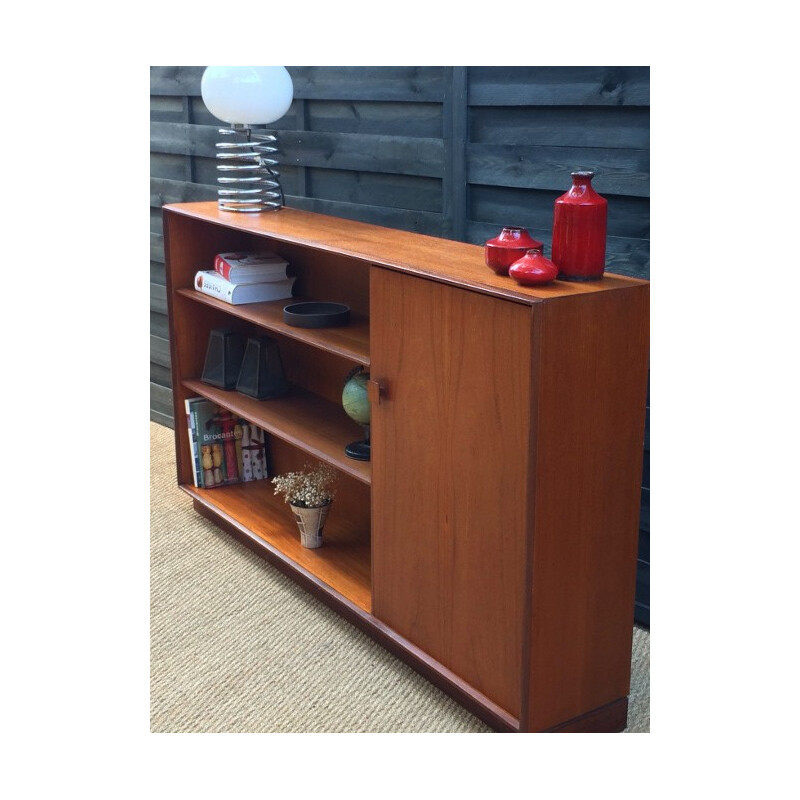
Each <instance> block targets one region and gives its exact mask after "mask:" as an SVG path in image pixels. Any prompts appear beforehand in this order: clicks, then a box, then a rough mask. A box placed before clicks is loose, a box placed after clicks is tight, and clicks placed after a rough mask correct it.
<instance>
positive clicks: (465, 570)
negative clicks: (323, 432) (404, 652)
mask: <svg viewBox="0 0 800 800" xmlns="http://www.w3.org/2000/svg"><path fill="white" fill-rule="evenodd" d="M370 284H371V285H370V307H371V333H370V353H371V355H370V358H371V367H370V369H371V374H372V379H373V380H376V381H380V382H381V384H382V385H383V392H382V395H381V399H380V402H379V403H378V402H375V401H373V405H372V476H373V477H372V598H373V602H372V611H373V614H374V615H375V616H376V617H377V618H378V619H380V620H381V621H382V622H384V623H386V624H387V625H388V626H390V627H391V628H393V629H394V630H395V631H397V632H398V633H399V634H401V635H402V636H404V637H405V638H406V639H408V640H409V641H411V642H412V643H413V644H415V645H417V646H418V647H420V648H422V649H423V650H424V651H425V652H426V653H428V654H429V655H430V656H432V657H433V658H435V659H436V660H437V661H439V662H440V663H442V664H444V665H445V666H446V667H447V668H449V669H450V670H452V671H453V672H454V673H455V674H456V675H458V676H459V677H461V678H462V679H464V680H465V681H467V682H468V683H469V684H471V685H472V686H473V687H474V688H475V689H477V690H478V691H479V692H481V693H482V694H484V695H485V696H486V697H488V698H489V699H490V700H492V701H493V702H494V703H496V704H498V705H499V706H501V707H502V708H504V709H506V711H508V712H509V713H511V714H512V715H514V716H516V717H519V716H520V705H521V702H520V693H521V684H522V665H523V658H522V636H523V608H524V606H525V569H524V563H525V556H526V550H525V539H526V536H525V533H526V523H527V519H528V493H527V485H528V481H527V470H528V454H529V435H530V434H529V432H530V404H531V400H530V398H531V391H530V380H531V378H530V375H531V314H532V312H531V308H530V307H528V306H524V305H521V304H517V303H514V302H510V301H507V300H502V299H498V298H493V297H488V296H486V295H481V294H478V293H476V292H472V291H468V290H465V289H460V288H456V287H453V286H448V285H445V284H442V283H437V282H434V281H430V280H427V279H425V278H420V277H413V276H409V275H404V274H401V273H399V272H393V271H391V270H388V269H384V268H379V267H373V269H372V274H371V281H370Z"/></svg>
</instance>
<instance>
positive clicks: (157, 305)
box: [150, 283, 167, 315]
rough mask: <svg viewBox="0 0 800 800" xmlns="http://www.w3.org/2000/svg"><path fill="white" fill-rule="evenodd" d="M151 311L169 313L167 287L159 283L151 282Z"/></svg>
mask: <svg viewBox="0 0 800 800" xmlns="http://www.w3.org/2000/svg"><path fill="white" fill-rule="evenodd" d="M150 311H155V312H156V313H158V314H165V315H166V313H167V289H166V287H165V286H163V285H161V284H158V283H151V284H150Z"/></svg>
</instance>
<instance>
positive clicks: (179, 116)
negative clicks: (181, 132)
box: [150, 95, 183, 122]
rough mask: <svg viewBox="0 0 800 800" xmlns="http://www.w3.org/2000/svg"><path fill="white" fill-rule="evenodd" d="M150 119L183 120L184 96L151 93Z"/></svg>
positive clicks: (162, 120)
mask: <svg viewBox="0 0 800 800" xmlns="http://www.w3.org/2000/svg"><path fill="white" fill-rule="evenodd" d="M150 119H151V120H158V121H161V122H181V121H182V120H183V97H181V96H179V95H176V96H173V97H164V96H157V95H151V96H150Z"/></svg>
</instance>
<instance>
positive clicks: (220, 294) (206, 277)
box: [194, 270, 234, 303]
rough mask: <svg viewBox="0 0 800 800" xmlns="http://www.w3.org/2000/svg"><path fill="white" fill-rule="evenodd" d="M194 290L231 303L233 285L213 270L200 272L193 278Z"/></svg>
mask: <svg viewBox="0 0 800 800" xmlns="http://www.w3.org/2000/svg"><path fill="white" fill-rule="evenodd" d="M194 288H195V289H197V291H199V292H202V293H203V294H208V295H211V297H216V298H218V299H219V300H224V301H225V302H226V303H231V302H233V289H234V284H232V283H231V282H230V281H228V280H226V279H225V278H223V277H222V275H220V274H218V273H216V272H214V271H213V270H201V271H200V272H198V273H197V274H196V275H195V276H194Z"/></svg>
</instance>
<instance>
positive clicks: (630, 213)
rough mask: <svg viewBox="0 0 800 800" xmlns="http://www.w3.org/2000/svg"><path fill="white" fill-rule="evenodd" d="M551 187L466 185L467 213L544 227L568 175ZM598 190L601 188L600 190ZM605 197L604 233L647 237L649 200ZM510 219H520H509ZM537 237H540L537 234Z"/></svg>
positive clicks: (547, 228) (484, 219)
mask: <svg viewBox="0 0 800 800" xmlns="http://www.w3.org/2000/svg"><path fill="white" fill-rule="evenodd" d="M562 181H563V184H562V186H561V187H560V188H558V189H555V190H545V189H521V188H515V187H506V186H475V185H473V186H470V213H469V216H470V217H471V219H473V220H475V221H478V220H480V221H482V222H493V223H497V224H498V225H500V226H501V227H502V226H503V225H508V224H513V225H522V226H529V225H530V226H533V227H535V228H537V229H540V230H544V231H552V228H553V203H554V202H555V201H556V199H557V198H558V197H559V196H560V195H561V194H563V192H565V191H566V190H567V188H568V186H569V183H570V179H569V177H568V176H567V177H566V178H564V177H562ZM601 194H602V192H601ZM603 196H604V197H605V198H606V199H607V200H608V235H609V236H618V237H623V238H626V239H649V238H650V201H649V200H648V198H646V197H624V196H622V195H603ZM511 220H520V221H519V222H511ZM538 238H541V237H538Z"/></svg>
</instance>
